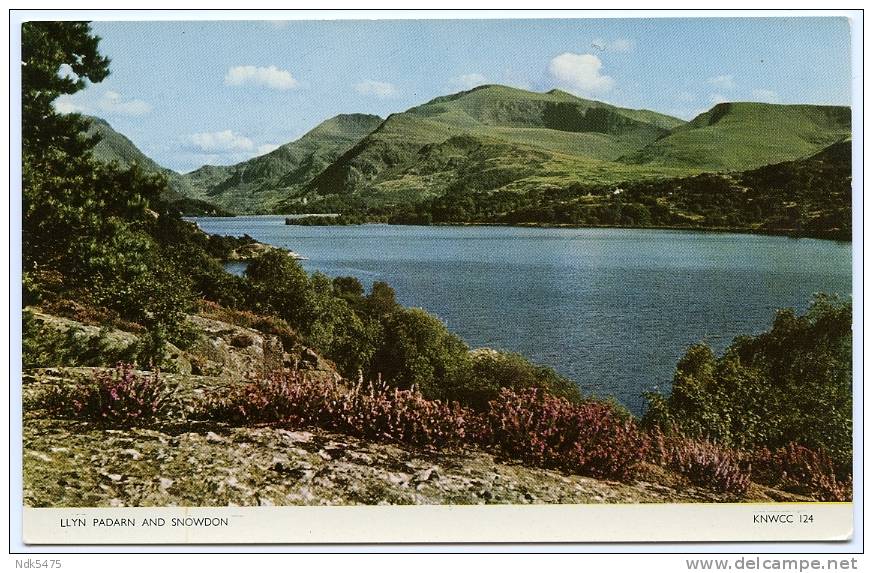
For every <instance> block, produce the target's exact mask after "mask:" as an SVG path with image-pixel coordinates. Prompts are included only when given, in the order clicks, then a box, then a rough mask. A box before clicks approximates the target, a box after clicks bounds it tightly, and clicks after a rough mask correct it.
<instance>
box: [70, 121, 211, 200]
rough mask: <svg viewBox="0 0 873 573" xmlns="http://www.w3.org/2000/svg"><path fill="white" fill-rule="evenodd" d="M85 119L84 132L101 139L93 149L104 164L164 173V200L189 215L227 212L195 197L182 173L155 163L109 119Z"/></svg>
mask: <svg viewBox="0 0 873 573" xmlns="http://www.w3.org/2000/svg"><path fill="white" fill-rule="evenodd" d="M86 119H87V120H88V130H87V131H86V132H85V134H86V135H87V136H89V137H92V136H97V137H98V138H99V141H98V142H97V144H96V145H95V146H94V148H93V149H92V150H91V153H92V155H93V156H94V158H95V159H97V160H98V161H102V162H104V163H111V162H115V163H118V165H120V166H121V167H130V166H132V165H134V164H136V165H138V166H139V167H140V168H142V169H143V170H144V171H147V172H150V173H161V174H163V175H164V176H165V177H166V178H167V182H168V184H169V186H168V189H167V190H166V191H165V192H164V193H163V194H162V196H161V199H163V200H164V201H167V202H169V203H171V204H172V205H173V206H175V207H176V209H178V210H179V211H181V212H182V213H184V214H186V215H206V214H217V215H220V214H224V213H226V211H224V210H222V209H219V208H217V207H216V206H215V205H213V204H211V203H209V202H207V201H203V200H199V199H196V198H195V197H194V195H195V192H194V190H193V189H192V188H191V186H190V185H189V184H188V181H187V180H186V179H185V177H184V176H183V175H180V174H179V173H176V172H175V171H172V170H170V169H166V168H164V167H161V166H160V165H158V164H157V163H155V161H154V160H153V159H151V158H150V157H148V156H147V155H146V154H144V153H143V152H142V151H140V150H139V148H138V147H137V146H136V145H134V143H133V142H132V141H131V140H129V139H128V138H127V137H125V136H124V135H122V134H120V133H118V132H117V131H115V130H114V129H113V128H112V126H111V125H109V123H108V122H107V121H106V120H104V119H101V118H99V117H92V116H87V117H86Z"/></svg>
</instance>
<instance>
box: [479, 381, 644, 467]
mask: <svg viewBox="0 0 873 573" xmlns="http://www.w3.org/2000/svg"><path fill="white" fill-rule="evenodd" d="M485 420H486V421H485V431H486V432H487V433H488V434H489V436H488V439H489V441H490V442H491V444H492V445H494V446H497V447H498V448H499V449H500V450H501V451H502V452H503V453H504V454H505V455H507V456H508V457H511V458H514V459H518V460H520V461H523V462H525V463H529V464H532V465H536V466H539V467H545V468H557V469H562V470H565V471H569V472H573V473H578V474H583V475H589V476H594V477H606V478H618V479H627V478H628V477H630V475H631V473H632V470H633V468H634V466H636V464H638V463H639V462H641V461H643V460H644V459H645V457H646V448H647V446H646V440H645V437H644V436H643V434H642V433H641V432H640V431H639V430H638V429H637V426H636V424H635V423H634V422H633V421H631V420H629V419H627V418H626V417H625V416H623V415H622V414H621V413H620V412H618V411H617V410H615V409H614V408H613V407H612V406H611V405H609V404H606V403H603V402H593V401H591V402H583V403H580V404H574V403H571V402H570V401H569V400H567V399H565V398H559V397H556V396H552V395H549V394H547V393H545V392H543V391H542V390H541V389H538V388H532V389H527V390H524V391H522V392H520V393H515V392H512V391H511V390H507V389H504V390H501V392H500V395H499V397H498V399H497V400H493V401H492V402H491V403H490V405H489V409H488V412H487V413H486V414H485Z"/></svg>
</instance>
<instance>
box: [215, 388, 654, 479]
mask: <svg viewBox="0 0 873 573" xmlns="http://www.w3.org/2000/svg"><path fill="white" fill-rule="evenodd" d="M203 414H204V416H206V417H208V418H210V419H213V420H218V421H223V422H228V423H232V424H259V423H267V424H283V425H290V426H292V427H307V426H317V427H321V428H325V429H329V430H334V431H338V432H343V433H346V434H349V435H352V436H357V437H360V438H364V439H368V440H375V441H388V442H398V443H403V444H409V445H413V446H417V447H429V448H435V449H444V448H455V447H461V446H464V445H469V446H480V447H482V448H483V449H486V450H489V451H493V450H494V449H496V450H497V451H498V452H499V453H500V454H501V455H504V456H505V457H507V458H510V459H514V460H518V461H521V462H523V463H526V464H529V465H533V466H538V467H544V468H555V469H561V470H564V471H568V472H572V473H578V474H581V475H589V476H593V477H602V478H614V479H626V478H628V477H630V475H631V474H632V471H633V467H634V466H635V465H636V464H637V463H638V462H640V461H642V460H643V459H644V458H645V453H646V440H645V438H644V436H643V435H642V434H641V433H640V432H639V430H638V429H637V427H636V425H635V424H634V423H633V422H632V421H631V420H628V419H627V418H626V417H624V416H622V415H621V414H620V413H618V412H617V411H616V410H615V409H614V408H612V407H611V406H610V405H608V404H604V403H599V402H587V403H581V404H573V403H571V402H569V401H568V400H566V399H563V398H557V397H553V396H550V395H547V394H545V393H544V392H542V391H541V390H538V389H532V390H526V391H524V392H522V393H520V394H517V393H515V392H512V391H511V390H507V389H504V390H502V391H501V393H500V395H499V397H498V399H496V400H493V401H492V402H491V403H490V405H489V409H488V411H487V412H485V413H483V414H479V413H477V412H475V411H474V410H472V409H469V408H465V407H463V406H460V405H459V404H457V403H446V402H443V401H439V400H429V399H427V398H425V397H424V396H423V395H422V394H421V393H420V392H418V390H417V389H408V390H403V389H398V388H392V387H388V386H385V385H372V384H371V385H363V384H362V385H359V386H358V387H356V388H352V389H349V388H346V387H344V386H342V385H341V384H338V383H334V382H324V381H314V380H307V379H305V378H303V377H301V376H299V375H292V374H283V375H276V376H273V377H271V378H269V379H267V380H263V381H258V382H252V383H250V384H248V385H247V386H245V387H244V388H241V389H239V390H237V391H235V392H233V393H231V394H230V395H228V396H225V397H221V398H217V399H213V400H212V401H211V402H209V403H208V404H207V407H206V411H205V412H204V413H203Z"/></svg>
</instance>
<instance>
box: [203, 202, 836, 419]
mask: <svg viewBox="0 0 873 573" xmlns="http://www.w3.org/2000/svg"><path fill="white" fill-rule="evenodd" d="M190 220H192V221H195V222H197V223H198V224H199V225H200V227H201V228H202V229H203V230H204V231H206V232H207V233H218V234H222V235H236V236H239V235H242V234H243V233H248V234H249V235H251V236H252V237H254V238H255V239H257V240H259V241H261V242H264V243H269V244H272V245H277V246H280V247H285V248H288V249H291V250H294V251H296V252H298V253H300V254H301V255H303V256H305V257H308V259H309V260H306V261H301V264H302V265H303V267H304V268H305V269H306V270H307V271H310V272H312V271H320V272H322V273H325V274H327V275H329V276H343V275H347V276H355V277H358V278H359V279H360V280H361V281H362V282H363V283H364V285H365V286H366V287H367V288H369V286H370V285H371V284H372V283H373V282H374V281H385V282H387V283H389V284H390V285H391V286H392V287H394V289H395V290H396V292H397V299H398V301H399V302H401V303H402V304H404V305H407V306H417V307H422V308H425V309H427V310H428V311H430V312H431V313H433V314H435V315H437V316H439V317H440V318H441V319H442V320H443V321H444V322H445V323H446V324H447V325H448V327H449V328H450V329H451V330H452V331H453V332H455V333H457V334H458V335H459V336H461V337H462V338H463V339H464V340H465V341H467V343H469V344H470V346H472V347H480V346H487V347H491V348H498V349H503V350H510V351H514V352H518V353H520V354H523V355H524V356H526V357H528V358H530V359H531V360H533V361H535V362H539V363H542V364H547V365H549V366H552V367H553V368H555V369H556V370H557V371H558V372H560V373H561V374H563V375H565V376H567V377H569V378H571V379H572V380H574V381H576V383H577V384H579V386H580V387H581V388H582V389H583V390H584V391H585V392H589V393H595V394H598V395H602V396H606V395H611V396H615V397H616V398H617V399H618V400H619V401H620V402H622V403H623V404H625V405H627V406H628V407H629V408H630V409H631V410H632V411H633V412H635V413H640V412H641V411H642V410H643V408H644V405H645V400H644V399H642V398H641V394H642V393H643V392H645V391H649V390H653V389H656V388H657V389H660V390H661V391H665V392H666V391H669V388H670V383H671V380H672V376H673V370H674V368H675V365H676V362H677V360H678V359H679V358H680V357H681V356H682V354H683V353H684V351H685V349H686V348H687V347H688V346H689V345H690V344H693V343H695V342H700V341H703V342H706V343H708V344H709V345H710V346H712V347H713V348H714V349H715V350H717V351H721V350H723V349H724V348H725V347H726V346H727V345H728V344H730V341H731V340H732V339H733V338H734V337H735V336H737V335H740V334H755V333H759V332H762V331H764V330H766V329H767V328H768V327H769V325H770V324H771V322H772V319H773V313H774V311H775V310H776V309H778V308H782V307H794V308H797V309H799V310H803V309H805V308H806V307H807V304H808V302H809V301H810V299H811V298H812V296H813V295H814V294H815V293H817V292H826V293H832V294H838V295H841V296H849V295H850V294H851V289H852V280H851V276H852V248H851V244H849V243H840V242H833V241H822V240H816V239H791V238H787V237H772V236H760V235H743V234H728V233H702V232H692V231H663V230H640V229H567V228H522V227H492V226H488V227H475V226H467V227H442V226H438V227H417V226H394V225H361V226H347V227H340V226H328V227H304V226H294V225H285V224H284V217H281V216H249V217H233V218H220V217H198V218H191V219H190ZM244 268H245V264H244V263H236V264H231V265H229V269H230V270H231V271H234V272H237V273H241V272H242V271H243V270H244Z"/></svg>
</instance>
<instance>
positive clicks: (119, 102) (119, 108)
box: [97, 91, 152, 115]
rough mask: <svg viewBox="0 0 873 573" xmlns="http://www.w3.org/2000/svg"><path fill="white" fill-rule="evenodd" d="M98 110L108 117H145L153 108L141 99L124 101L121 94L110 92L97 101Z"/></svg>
mask: <svg viewBox="0 0 873 573" xmlns="http://www.w3.org/2000/svg"><path fill="white" fill-rule="evenodd" d="M97 109H99V110H100V111H102V112H103V113H106V114H108V115H145V114H147V113H148V112H150V111H151V110H152V106H150V105H149V104H147V103H146V102H144V101H143V100H141V99H124V97H123V96H122V95H121V94H120V93H118V92H113V91H108V92H105V93H104V94H103V97H101V98H100V99H99V100H97Z"/></svg>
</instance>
